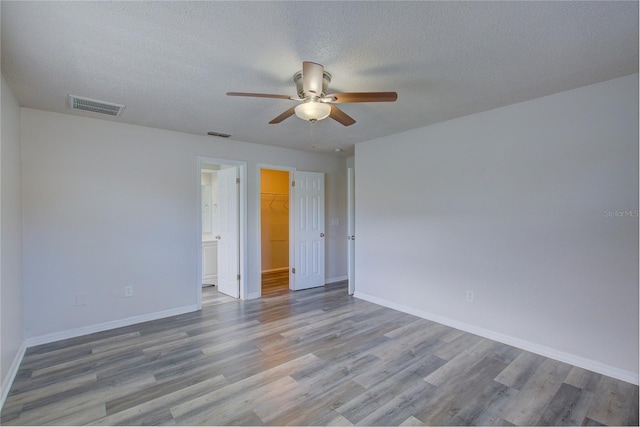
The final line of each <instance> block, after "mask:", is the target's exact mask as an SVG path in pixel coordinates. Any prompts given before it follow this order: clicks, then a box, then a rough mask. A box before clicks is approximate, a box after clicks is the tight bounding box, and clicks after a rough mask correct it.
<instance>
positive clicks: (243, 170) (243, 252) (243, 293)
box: [194, 156, 247, 310]
mask: <svg viewBox="0 0 640 427" xmlns="http://www.w3.org/2000/svg"><path fill="white" fill-rule="evenodd" d="M196 159H197V168H196V172H197V173H196V175H197V176H196V182H197V187H196V188H197V199H198V200H197V201H196V204H197V207H198V210H197V218H198V226H197V232H198V234H197V236H195V240H196V243H197V245H196V248H197V254H198V256H197V257H196V259H197V262H196V264H197V271H196V278H197V281H196V283H195V285H196V286H194V289H196V306H197V308H198V310H200V309H201V308H202V195H201V178H200V174H201V173H202V164H203V163H207V164H218V165H229V166H236V167H237V168H238V176H239V177H240V195H239V202H240V299H247V162H243V161H238V160H227V159H219V158H215V157H204V156H197V158H196Z"/></svg>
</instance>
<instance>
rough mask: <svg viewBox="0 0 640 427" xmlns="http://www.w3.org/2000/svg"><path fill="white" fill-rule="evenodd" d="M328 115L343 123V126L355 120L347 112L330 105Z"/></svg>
mask: <svg viewBox="0 0 640 427" xmlns="http://www.w3.org/2000/svg"><path fill="white" fill-rule="evenodd" d="M329 117H331V118H332V119H333V120H335V121H336V122H338V123H340V124H343V125H345V126H351V125H352V124H354V123H355V122H356V121H355V120H353V118H351V117H350V116H349V115H348V114H347V113H345V112H344V111H342V110H341V109H339V108H338V107H335V106H333V105H332V106H331V112H330V113H329Z"/></svg>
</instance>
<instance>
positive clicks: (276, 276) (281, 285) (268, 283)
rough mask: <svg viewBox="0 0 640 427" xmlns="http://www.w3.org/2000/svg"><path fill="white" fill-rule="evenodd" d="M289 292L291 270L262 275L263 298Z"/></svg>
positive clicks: (269, 272)
mask: <svg viewBox="0 0 640 427" xmlns="http://www.w3.org/2000/svg"><path fill="white" fill-rule="evenodd" d="M288 290H289V270H288V269H285V270H279V271H268V272H265V273H262V296H268V295H273V294H276V293H279V292H283V291H288Z"/></svg>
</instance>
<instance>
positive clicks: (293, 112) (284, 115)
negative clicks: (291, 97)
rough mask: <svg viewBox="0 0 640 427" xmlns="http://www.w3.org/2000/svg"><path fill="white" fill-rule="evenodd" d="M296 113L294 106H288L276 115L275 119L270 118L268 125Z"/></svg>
mask: <svg viewBox="0 0 640 427" xmlns="http://www.w3.org/2000/svg"><path fill="white" fill-rule="evenodd" d="M295 113H296V107H291V108H289V109H288V110H287V111H285V112H284V113H282V114H280V115H279V116H278V117H276V118H275V119H273V120H271V121H270V122H269V124H270V125H275V124H276V123H280V122H281V121H283V120H284V119H286V118H289V117H291V116H293V115H294V114H295Z"/></svg>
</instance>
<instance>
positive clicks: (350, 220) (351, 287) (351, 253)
mask: <svg viewBox="0 0 640 427" xmlns="http://www.w3.org/2000/svg"><path fill="white" fill-rule="evenodd" d="M355 196H356V195H355V172H354V168H347V280H348V286H347V288H348V293H349V295H353V294H354V293H355V291H356V280H355V277H356V272H355V256H356V242H355V240H354V239H355V234H356V216H355V207H356V203H355Z"/></svg>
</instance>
